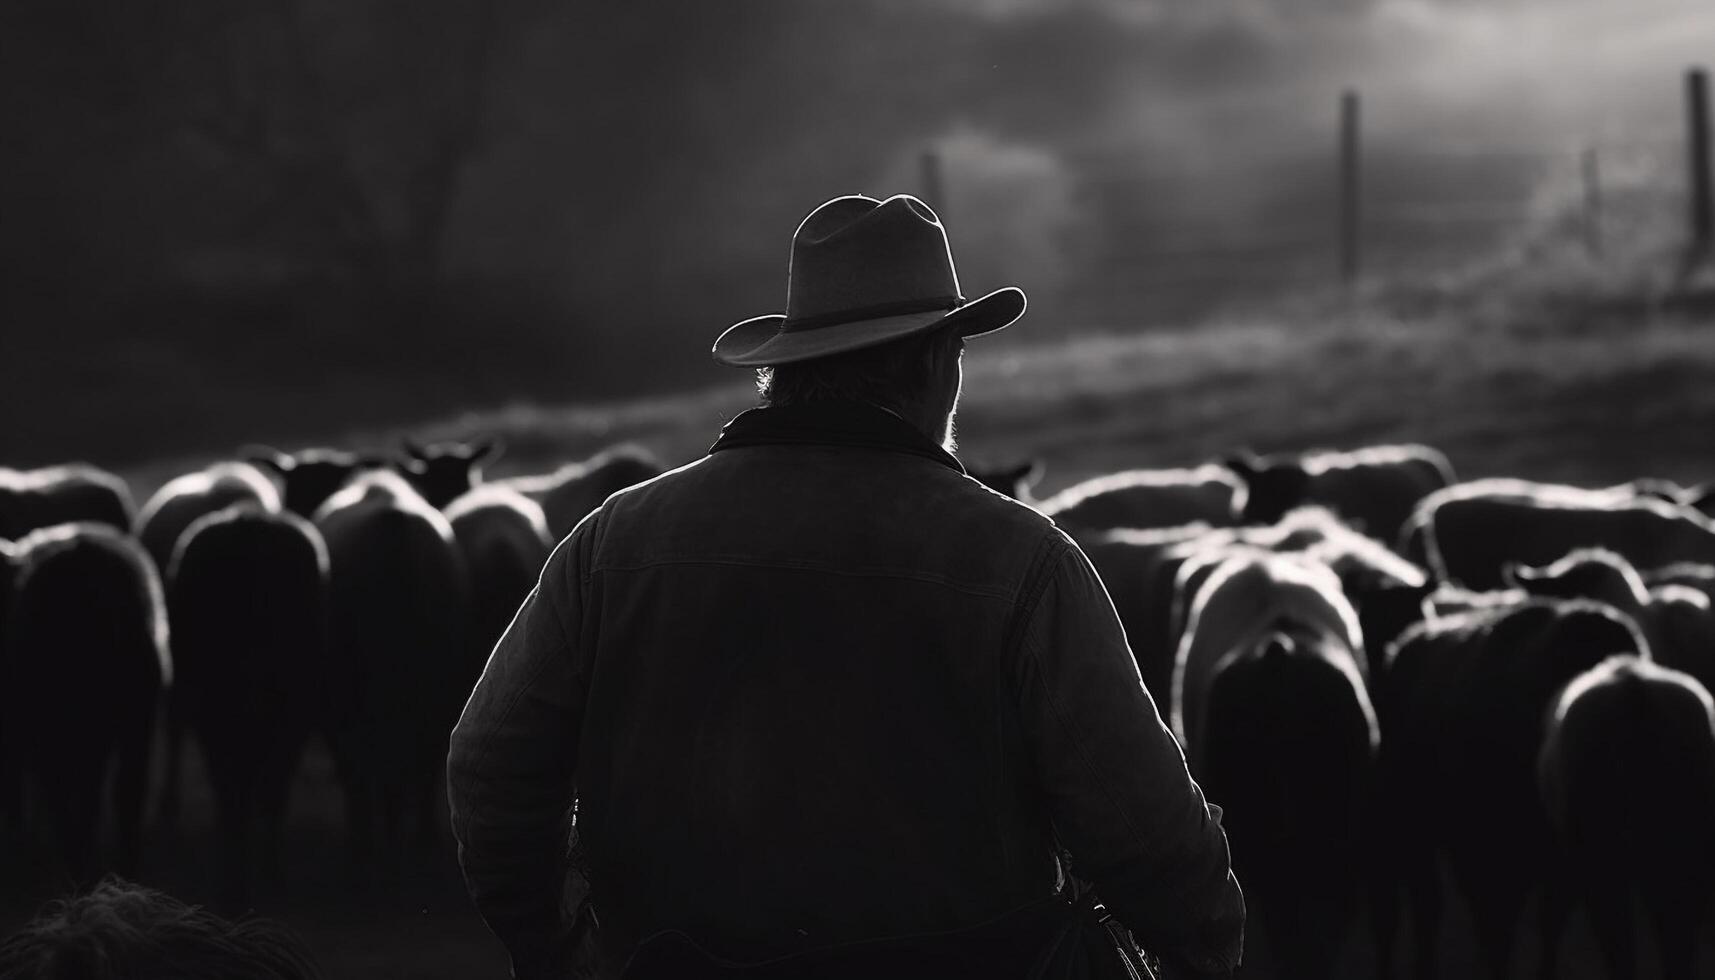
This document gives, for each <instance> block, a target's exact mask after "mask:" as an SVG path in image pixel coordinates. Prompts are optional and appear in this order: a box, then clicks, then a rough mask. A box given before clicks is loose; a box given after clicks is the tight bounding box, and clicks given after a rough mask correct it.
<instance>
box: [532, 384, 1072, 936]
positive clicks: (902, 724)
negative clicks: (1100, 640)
mask: <svg viewBox="0 0 1715 980" xmlns="http://www.w3.org/2000/svg"><path fill="white" fill-rule="evenodd" d="M759 414H763V415H767V414H770V413H759ZM774 414H788V415H791V416H793V418H792V419H791V420H789V422H790V424H791V425H792V426H794V427H795V426H805V427H806V428H809V427H815V428H818V429H819V430H820V432H821V435H820V436H819V438H822V439H824V440H826V441H824V442H822V443H818V444H802V443H791V442H785V441H774V440H780V439H783V438H785V430H786V429H787V428H788V420H781V419H774V420H767V419H764V420H761V422H763V423H771V424H759V425H753V426H751V427H750V428H751V429H752V430H753V431H752V432H750V433H749V434H748V436H747V437H742V436H741V437H740V438H739V439H735V438H733V436H732V434H731V433H729V436H728V438H727V439H726V440H723V442H725V443H729V444H731V448H725V447H723V448H722V450H721V451H717V452H716V453H714V454H713V455H711V456H709V457H708V458H707V459H704V460H702V461H701V462H699V463H697V464H695V465H692V466H689V467H686V468H684V469H682V470H679V471H676V472H674V473H671V474H668V475H667V476H664V477H662V478H660V479H658V480H655V481H652V482H651V483H648V484H645V485H643V486H641V487H639V488H636V489H634V490H632V491H629V492H626V493H622V494H620V495H618V496H616V497H615V498H613V499H611V500H610V501H609V502H608V504H607V505H606V507H604V508H603V510H602V512H601V514H600V515H599V516H598V517H597V518H596V519H595V521H594V523H593V527H592V528H591V529H590V533H591V534H593V536H594V544H593V548H592V549H591V553H590V560H589V564H588V566H587V568H586V569H585V573H586V574H587V575H588V576H589V582H588V585H587V589H588V596H589V598H588V606H587V611H588V613H589V615H591V616H592V617H593V619H594V620H595V621H596V622H597V623H598V624H599V626H598V629H597V632H596V636H595V638H594V642H593V644H592V649H593V655H594V666H593V669H592V673H591V676H590V686H589V708H588V713H587V714H586V716H585V720H584V725H583V734H582V740H581V741H582V751H581V754H580V759H579V763H578V772H579V778H578V787H579V799H580V816H579V833H580V838H581V840H582V841H583V842H584V843H585V845H586V846H587V848H588V850H589V853H590V855H591V867H592V872H593V874H592V878H593V882H594V885H595V888H596V893H595V902H596V907H597V909H598V912H600V913H601V914H602V915H603V917H604V919H619V918H620V917H624V918H625V919H628V920H631V922H633V923H634V924H635V927H637V928H638V929H640V930H641V931H642V932H644V933H647V932H649V931H653V930H654V929H658V928H665V927H670V926H672V927H680V928H684V929H686V930H687V931H689V932H691V933H692V934H694V935H695V934H703V935H706V936H708V937H709V941H711V942H714V943H715V944H717V945H724V946H730V947H733V948H734V951H735V953H736V952H739V951H743V952H745V953H764V954H766V953H777V952H781V951H784V950H787V949H794V948H798V947H801V946H804V945H823V944H826V943H830V942H840V941H847V940H852V939H858V938H864V937H870V936H883V935H894V934H899V933H903V932H920V931H927V930H940V929H949V928H954V927H957V926H959V925H964V924H969V923H971V922H974V921H980V920H984V919H988V918H991V917H993V916H994V915H996V914H999V913H1002V912H1005V911H1007V910H1009V909H1011V908H1014V907H1017V906H1020V905H1023V904H1025V903H1027V902H1029V901H1031V900H1033V899H1040V898H1042V897H1044V896H1047V895H1049V894H1051V893H1052V890H1053V887H1054V882H1055V862H1054V859H1053V850H1052V843H1051V838H1050V831H1049V826H1048V821H1047V816H1046V813H1045V811H1044V809H1043V801H1042V799H1041V796H1040V793H1039V792H1038V791H1037V790H1036V789H1035V787H1034V785H1033V783H1032V780H1031V768H1030V766H1031V763H1030V760H1029V756H1028V751H1027V745H1026V743H1025V742H1024V739H1023V735H1022V733H1021V731H1020V721H1019V715H1018V711H1017V690H1016V689H1017V685H1018V683H1019V681H1020V677H1019V672H1018V669H1017V667H1018V663H1019V656H1018V647H1019V643H1020V636H1019V630H1020V628H1021V626H1022V623H1023V619H1024V616H1025V615H1026V614H1027V612H1028V606H1029V600H1030V599H1032V598H1034V597H1036V596H1038V595H1039V594H1040V592H1041V587H1042V585H1043V579H1044V575H1045V572H1046V571H1047V570H1048V568H1049V567H1050V566H1049V565H1048V564H1047V563H1046V559H1048V558H1050V557H1052V556H1053V555H1055V554H1057V553H1058V552H1059V551H1061V550H1063V549H1064V548H1066V547H1067V545H1066V542H1065V538H1064V536H1062V535H1061V534H1060V533H1059V532H1058V531H1057V530H1055V529H1054V528H1053V526H1052V524H1050V523H1049V522H1048V521H1047V520H1046V519H1045V518H1042V517H1041V516H1039V515H1037V514H1036V513H1035V512H1033V511H1030V510H1028V509H1027V508H1024V507H1022V506H1020V505H1018V504H1016V503H1014V502H1012V501H1010V500H1007V499H1005V498H1003V497H1001V496H999V495H998V494H994V493H992V492H990V491H988V490H986V489H984V488H983V487H982V486H981V485H980V484H978V483H977V482H976V481H974V480H971V479H969V478H967V477H965V476H964V475H963V474H962V473H961V472H960V471H959V470H958V469H956V468H955V467H954V466H953V465H949V463H950V462H951V460H950V458H947V459H945V460H940V459H935V458H931V457H930V456H929V455H928V454H927V453H919V452H913V451H911V449H912V447H913V446H914V444H915V443H920V444H921V445H922V446H924V447H928V446H929V444H928V443H927V441H926V440H923V439H921V437H918V438H917V439H916V440H915V443H914V442H913V441H912V440H911V439H910V438H909V436H910V435H911V434H910V433H895V432H894V430H896V429H903V428H904V423H902V422H899V421H898V420H896V419H893V418H891V417H890V416H887V415H885V414H884V413H881V412H879V411H877V410H875V409H870V408H867V407H861V406H860V407H855V408H853V409H847V410H828V409H820V408H814V409H813V408H804V409H779V410H774ZM741 421H743V420H741ZM890 435H897V436H898V442H897V445H895V446H881V445H862V444H854V443H858V442H860V441H861V439H860V436H861V437H868V438H871V439H884V438H886V437H887V436H890ZM746 438H748V439H750V440H755V441H754V442H750V441H745V440H746ZM930 448H932V447H930ZM573 585H574V583H566V585H565V586H564V587H567V588H569V587H573ZM606 906H611V908H612V912H611V914H610V913H609V912H608V909H607V907H606Z"/></svg>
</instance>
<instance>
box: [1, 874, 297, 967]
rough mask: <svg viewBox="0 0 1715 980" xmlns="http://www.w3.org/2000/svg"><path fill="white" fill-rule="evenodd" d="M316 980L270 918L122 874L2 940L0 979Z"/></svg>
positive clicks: (57, 905) (44, 913)
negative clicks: (240, 914) (200, 901)
mask: <svg viewBox="0 0 1715 980" xmlns="http://www.w3.org/2000/svg"><path fill="white" fill-rule="evenodd" d="M130 977H174V978H178V980H217V978H218V980H317V978H319V977H321V971H320V969H318V968H317V966H316V964H315V962H314V960H312V959H311V957H310V955H309V952H308V950H306V949H305V948H304V946H303V944H302V942H301V941H300V940H299V939H298V938H297V937H296V936H294V935H293V934H292V933H291V932H289V931H287V930H286V929H285V928H284V927H283V926H280V925H278V924H276V923H274V922H271V921H269V920H267V919H256V918H245V919H240V920H239V921H237V922H233V921H231V920H228V919H223V918H221V917H220V916H218V915H215V914H214V913H212V912H209V911H207V910H206V909H203V908H201V907H199V906H194V905H186V904H185V903H183V902H181V901H179V900H178V899H176V898H173V897H172V896H170V895H167V894H165V893H163V892H158V891H155V890H154V889H150V888H143V887H141V886H138V885H134V884H131V883H130V882H128V881H124V880H122V879H119V878H107V879H106V880H104V881H102V882H101V883H100V884H99V885H97V886H95V888H94V889H93V890H92V891H90V892H89V893H87V894H84V895H79V896H77V897H75V898H68V899H62V900H60V901H56V902H52V903H50V904H49V905H48V906H47V907H46V908H45V909H43V910H42V913H41V914H40V915H38V916H37V917H36V918H35V920H34V921H32V922H30V923H29V924H28V925H26V926H24V928H22V929H20V930H19V931H18V932H16V933H14V934H13V935H12V936H10V937H9V938H7V939H6V941H5V942H4V943H0V980H14V978H16V980H23V978H30V980H123V978H130Z"/></svg>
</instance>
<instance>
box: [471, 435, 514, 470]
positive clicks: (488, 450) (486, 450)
mask: <svg viewBox="0 0 1715 980" xmlns="http://www.w3.org/2000/svg"><path fill="white" fill-rule="evenodd" d="M504 452H506V441H505V440H504V439H501V438H498V437H496V436H489V437H488V438H487V439H480V440H478V441H476V442H474V443H471V447H470V461H471V462H472V463H482V464H484V465H486V464H488V463H492V462H494V461H495V460H497V459H499V458H500V456H501V454H502V453H504Z"/></svg>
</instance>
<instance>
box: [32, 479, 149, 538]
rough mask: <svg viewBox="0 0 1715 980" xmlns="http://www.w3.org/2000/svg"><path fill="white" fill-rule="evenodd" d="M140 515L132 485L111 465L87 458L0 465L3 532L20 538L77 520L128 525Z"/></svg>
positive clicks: (124, 526)
mask: <svg viewBox="0 0 1715 980" xmlns="http://www.w3.org/2000/svg"><path fill="white" fill-rule="evenodd" d="M136 517H137V505H136V503H135V501H133V500H132V498H131V488H130V487H128V486H126V484H125V481H124V480H123V479H121V478H119V477H118V476H115V475H114V474H112V473H109V472H107V471H106V470H102V469H97V468H96V467H93V466H90V465H88V464H85V463H69V464H67V465H65V466H49V467H45V468H43V469H39V470H14V469H7V468H5V467H0V538H6V539H8V540H12V541H16V540H18V539H19V538H22V537H23V536H24V535H26V534H29V533H30V532H31V531H35V530H38V529H40V528H44V527H52V526H53V525H55V524H71V523H77V522H90V523H95V524H105V525H107V526H108V527H113V528H117V529H119V530H121V531H129V530H131V528H132V526H133V525H134V524H135V522H136Z"/></svg>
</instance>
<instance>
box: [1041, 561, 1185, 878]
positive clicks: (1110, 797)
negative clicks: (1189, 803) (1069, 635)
mask: <svg viewBox="0 0 1715 980" xmlns="http://www.w3.org/2000/svg"><path fill="white" fill-rule="evenodd" d="M1044 578H1045V579H1046V578H1048V577H1047V576H1044ZM1031 615H1032V616H1034V615H1035V611H1034V610H1032V613H1031ZM1021 647H1022V650H1023V652H1024V654H1025V655H1026V656H1028V657H1030V658H1031V661H1032V665H1033V666H1034V667H1035V668H1036V671H1035V672H1036V683H1037V684H1038V685H1039V686H1040V687H1041V688H1042V693H1043V696H1044V698H1045V699H1046V700H1047V702H1048V707H1049V710H1051V711H1052V712H1053V713H1054V719H1055V721H1057V722H1059V723H1060V727H1061V728H1062V729H1064V730H1065V731H1066V734H1067V735H1068V736H1070V737H1071V739H1072V744H1073V746H1074V747H1075V748H1076V749H1077V753H1078V759H1079V761H1080V762H1082V763H1083V764H1084V769H1085V771H1086V772H1088V773H1089V774H1090V776H1091V779H1092V781H1093V782H1094V783H1095V784H1096V785H1097V786H1099V787H1101V791H1102V796H1103V797H1105V798H1106V799H1107V801H1108V805H1109V806H1111V807H1113V809H1114V812H1115V813H1117V814H1119V817H1120V820H1122V821H1123V822H1124V823H1125V827H1126V830H1127V831H1128V832H1129V833H1130V834H1131V836H1132V838H1133V839H1134V840H1136V841H1138V842H1139V843H1141V844H1143V845H1145V850H1148V849H1149V845H1150V844H1152V843H1153V842H1152V841H1151V839H1150V838H1149V837H1148V836H1147V835H1146V834H1144V833H1143V832H1142V831H1141V830H1140V829H1139V828H1138V825H1137V823H1136V822H1135V821H1134V820H1133V819H1132V817H1131V813H1130V811H1128V810H1127V809H1126V808H1125V807H1124V806H1123V805H1122V804H1121V803H1120V801H1119V798H1118V797H1117V796H1115V795H1114V792H1113V787H1112V786H1110V785H1109V784H1108V781H1107V780H1106V779H1103V778H1102V776H1101V770H1100V769H1098V768H1097V766H1096V763H1095V760H1094V759H1092V758H1091V757H1090V752H1089V748H1088V746H1086V745H1085V744H1084V736H1083V732H1082V731H1081V730H1080V729H1079V728H1078V727H1077V725H1076V724H1075V723H1074V722H1073V721H1072V719H1071V717H1070V716H1069V715H1068V714H1067V713H1066V711H1065V709H1064V708H1063V707H1062V706H1061V704H1060V701H1059V699H1058V698H1057V697H1056V696H1055V694H1054V690H1053V688H1051V687H1049V686H1048V681H1047V680H1046V678H1045V676H1044V671H1043V668H1042V659H1041V657H1040V655H1039V650H1038V648H1037V644H1036V642H1035V640H1033V639H1032V638H1031V635H1030V631H1029V629H1025V631H1024V635H1023V642H1022V644H1021Z"/></svg>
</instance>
